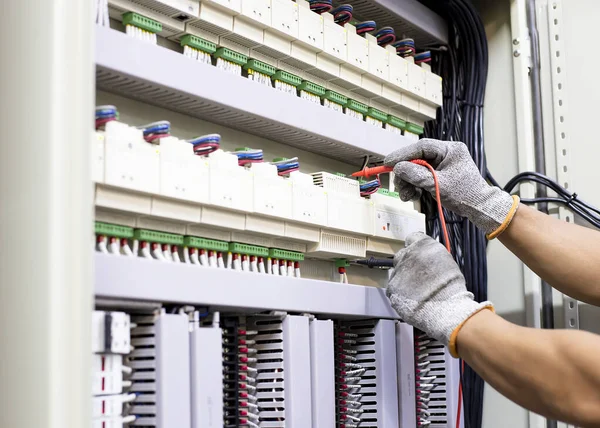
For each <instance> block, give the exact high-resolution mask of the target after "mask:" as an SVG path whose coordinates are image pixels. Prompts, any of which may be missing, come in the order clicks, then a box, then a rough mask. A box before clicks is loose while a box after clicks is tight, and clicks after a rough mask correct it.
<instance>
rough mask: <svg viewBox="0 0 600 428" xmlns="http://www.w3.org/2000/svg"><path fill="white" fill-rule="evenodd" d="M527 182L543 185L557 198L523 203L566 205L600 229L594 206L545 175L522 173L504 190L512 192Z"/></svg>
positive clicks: (599, 219)
mask: <svg viewBox="0 0 600 428" xmlns="http://www.w3.org/2000/svg"><path fill="white" fill-rule="evenodd" d="M527 181H532V182H535V183H538V184H541V185H542V186H544V187H547V188H549V189H550V190H552V191H553V192H555V193H556V196H552V197H539V198H534V199H521V202H522V203H524V204H528V205H533V204H539V203H550V202H551V203H555V204H560V205H565V206H566V207H567V208H568V209H569V210H571V211H572V212H574V213H575V214H577V215H578V216H579V217H581V218H582V219H584V220H585V221H587V222H588V223H589V224H591V225H592V226H594V227H596V228H598V229H600V210H599V209H598V208H596V207H594V206H593V205H590V204H588V203H586V202H585V201H583V200H582V199H581V198H579V197H578V195H577V193H571V192H569V191H568V190H567V189H565V188H564V187H562V186H561V185H560V184H558V183H557V182H556V181H554V180H552V179H551V178H549V177H546V176H545V175H543V174H539V173H537V172H522V173H520V174H517V175H516V176H514V177H513V178H512V179H511V180H510V181H509V182H508V183H506V186H504V190H505V191H507V192H509V193H510V192H512V191H513V189H514V188H515V187H517V186H518V185H519V184H521V183H523V182H527Z"/></svg>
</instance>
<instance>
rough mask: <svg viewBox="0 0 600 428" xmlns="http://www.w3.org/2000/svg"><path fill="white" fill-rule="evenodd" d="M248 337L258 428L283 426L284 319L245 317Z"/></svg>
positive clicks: (280, 427)
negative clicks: (253, 375)
mask: <svg viewBox="0 0 600 428" xmlns="http://www.w3.org/2000/svg"><path fill="white" fill-rule="evenodd" d="M251 333H252V335H250V334H251ZM248 337H249V339H250V341H251V342H250V344H249V346H248V348H251V347H253V348H254V351H255V352H256V354H255V368H256V378H255V382H256V383H255V386H256V399H257V404H258V418H259V419H258V421H259V423H258V425H259V426H260V427H261V428H285V398H284V381H285V373H284V370H283V346H284V345H283V320H282V319H281V318H272V317H253V318H248ZM252 362H253V363H254V360H253V361H252ZM248 383H250V381H249V382H248Z"/></svg>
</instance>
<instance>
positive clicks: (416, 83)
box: [408, 62, 427, 98]
mask: <svg viewBox="0 0 600 428" xmlns="http://www.w3.org/2000/svg"><path fill="white" fill-rule="evenodd" d="M426 73H427V72H426V71H425V70H424V69H423V68H421V67H419V66H418V65H415V64H414V63H411V62H409V63H408V87H409V90H410V91H411V92H412V93H414V94H415V95H417V96H419V97H422V98H425V82H426V80H427V74H426Z"/></svg>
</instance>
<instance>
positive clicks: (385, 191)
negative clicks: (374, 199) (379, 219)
mask: <svg viewBox="0 0 600 428" xmlns="http://www.w3.org/2000/svg"><path fill="white" fill-rule="evenodd" d="M377 193H379V194H380V195H384V196H389V197H390V198H396V199H400V194H399V193H398V192H390V191H389V190H388V189H384V188H381V189H379V190H378V191H377Z"/></svg>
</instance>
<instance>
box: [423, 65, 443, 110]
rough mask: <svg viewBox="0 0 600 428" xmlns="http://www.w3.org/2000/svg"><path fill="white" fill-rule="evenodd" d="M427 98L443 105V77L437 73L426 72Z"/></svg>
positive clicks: (437, 104) (438, 104)
mask: <svg viewBox="0 0 600 428" xmlns="http://www.w3.org/2000/svg"><path fill="white" fill-rule="evenodd" d="M425 98H427V100H429V101H431V102H432V103H433V104H435V105H436V106H441V105H442V103H443V99H442V78H441V77H440V76H438V75H437V74H434V73H431V72H427V73H426V81H425Z"/></svg>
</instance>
